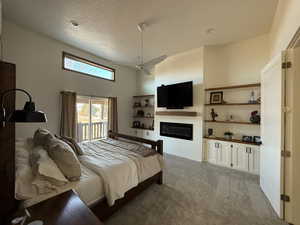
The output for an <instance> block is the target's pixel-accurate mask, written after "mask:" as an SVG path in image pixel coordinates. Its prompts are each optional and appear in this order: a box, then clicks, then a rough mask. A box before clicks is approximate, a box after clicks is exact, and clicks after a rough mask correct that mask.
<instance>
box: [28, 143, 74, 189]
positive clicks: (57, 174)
mask: <svg viewBox="0 0 300 225" xmlns="http://www.w3.org/2000/svg"><path fill="white" fill-rule="evenodd" d="M29 161H30V165H31V167H32V171H33V174H34V175H35V176H36V178H38V179H36V181H37V180H40V181H49V182H50V183H51V184H53V185H55V186H62V185H64V184H66V183H67V182H68V180H67V179H66V178H65V176H64V175H63V174H62V172H61V171H60V170H59V168H58V167H57V165H56V164H55V162H54V161H53V160H52V159H51V158H50V157H49V155H48V153H47V151H46V150H45V149H43V147H41V146H38V147H35V148H34V149H33V150H32V152H31V154H30V158H29Z"/></svg>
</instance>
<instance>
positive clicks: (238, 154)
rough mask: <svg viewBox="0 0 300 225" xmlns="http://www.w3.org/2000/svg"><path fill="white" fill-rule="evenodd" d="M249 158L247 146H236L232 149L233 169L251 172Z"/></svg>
mask: <svg viewBox="0 0 300 225" xmlns="http://www.w3.org/2000/svg"><path fill="white" fill-rule="evenodd" d="M248 161H249V157H248V153H247V148H246V146H245V145H241V144H234V145H233V148H232V164H233V165H232V168H234V169H237V170H242V171H247V172H248V171H249V162H248Z"/></svg>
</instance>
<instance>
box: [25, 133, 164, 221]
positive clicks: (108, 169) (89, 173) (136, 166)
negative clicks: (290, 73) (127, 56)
mask: <svg viewBox="0 0 300 225" xmlns="http://www.w3.org/2000/svg"><path fill="white" fill-rule="evenodd" d="M137 143H138V144H137ZM162 144H163V143H162V141H151V140H147V139H142V138H137V137H132V136H128V135H123V134H119V133H114V132H111V131H110V132H109V138H108V139H105V140H97V141H91V142H83V143H80V144H79V146H80V147H81V149H82V150H83V152H84V154H83V155H81V156H78V159H79V161H80V167H81V177H80V179H79V180H78V181H74V182H68V183H67V184H65V185H63V186H61V187H59V188H58V189H57V190H55V191H52V192H50V193H46V194H38V195H35V196H33V197H31V198H29V199H26V200H23V201H21V202H20V203H21V204H20V205H21V206H22V207H28V206H31V205H34V204H37V203H38V202H41V201H43V200H46V199H48V198H51V197H53V196H55V195H58V194H60V193H63V192H65V191H68V190H70V189H73V190H74V191H75V192H76V193H77V194H78V195H79V197H80V198H81V199H82V200H83V201H84V202H85V203H86V204H87V205H88V206H89V207H90V208H91V209H92V211H93V212H94V213H95V214H96V215H97V216H98V217H99V218H100V219H102V220H105V219H107V218H108V217H109V216H110V215H111V214H112V213H113V212H114V211H116V210H117V209H119V208H120V207H121V206H122V205H124V204H125V203H126V202H128V201H129V200H131V199H133V198H134V197H135V196H136V195H137V194H138V193H140V192H141V191H143V190H144V189H146V188H147V187H148V186H150V185H151V184H153V183H157V184H162V178H163V175H162V168H163V157H162V154H163V148H162ZM144 145H148V146H150V148H147V147H146V148H142V151H140V149H141V148H140V147H139V148H137V146H144Z"/></svg>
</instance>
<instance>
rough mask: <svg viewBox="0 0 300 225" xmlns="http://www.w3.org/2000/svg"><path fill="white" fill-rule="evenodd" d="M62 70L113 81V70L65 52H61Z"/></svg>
mask: <svg viewBox="0 0 300 225" xmlns="http://www.w3.org/2000/svg"><path fill="white" fill-rule="evenodd" d="M63 69H65V70H69V71H73V72H77V73H81V74H85V75H88V76H92V77H98V78H102V79H106V80H111V81H114V80H115V69H113V68H109V67H107V66H103V65H100V64H98V63H94V62H91V61H89V60H87V59H83V58H80V57H77V56H74V55H71V54H69V53H66V52H63Z"/></svg>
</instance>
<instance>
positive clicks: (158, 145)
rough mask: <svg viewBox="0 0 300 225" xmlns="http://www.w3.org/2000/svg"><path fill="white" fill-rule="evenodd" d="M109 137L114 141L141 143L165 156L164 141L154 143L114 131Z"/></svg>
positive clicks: (109, 133)
mask: <svg viewBox="0 0 300 225" xmlns="http://www.w3.org/2000/svg"><path fill="white" fill-rule="evenodd" d="M108 136H109V137H110V138H114V139H118V137H119V138H125V139H128V140H131V141H136V142H140V143H142V144H148V145H150V146H151V148H152V149H154V150H156V151H157V152H158V153H159V154H161V155H163V141H162V140H158V141H152V140H149V139H145V138H140V137H134V136H130V135H126V134H119V133H116V132H113V131H108Z"/></svg>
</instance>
